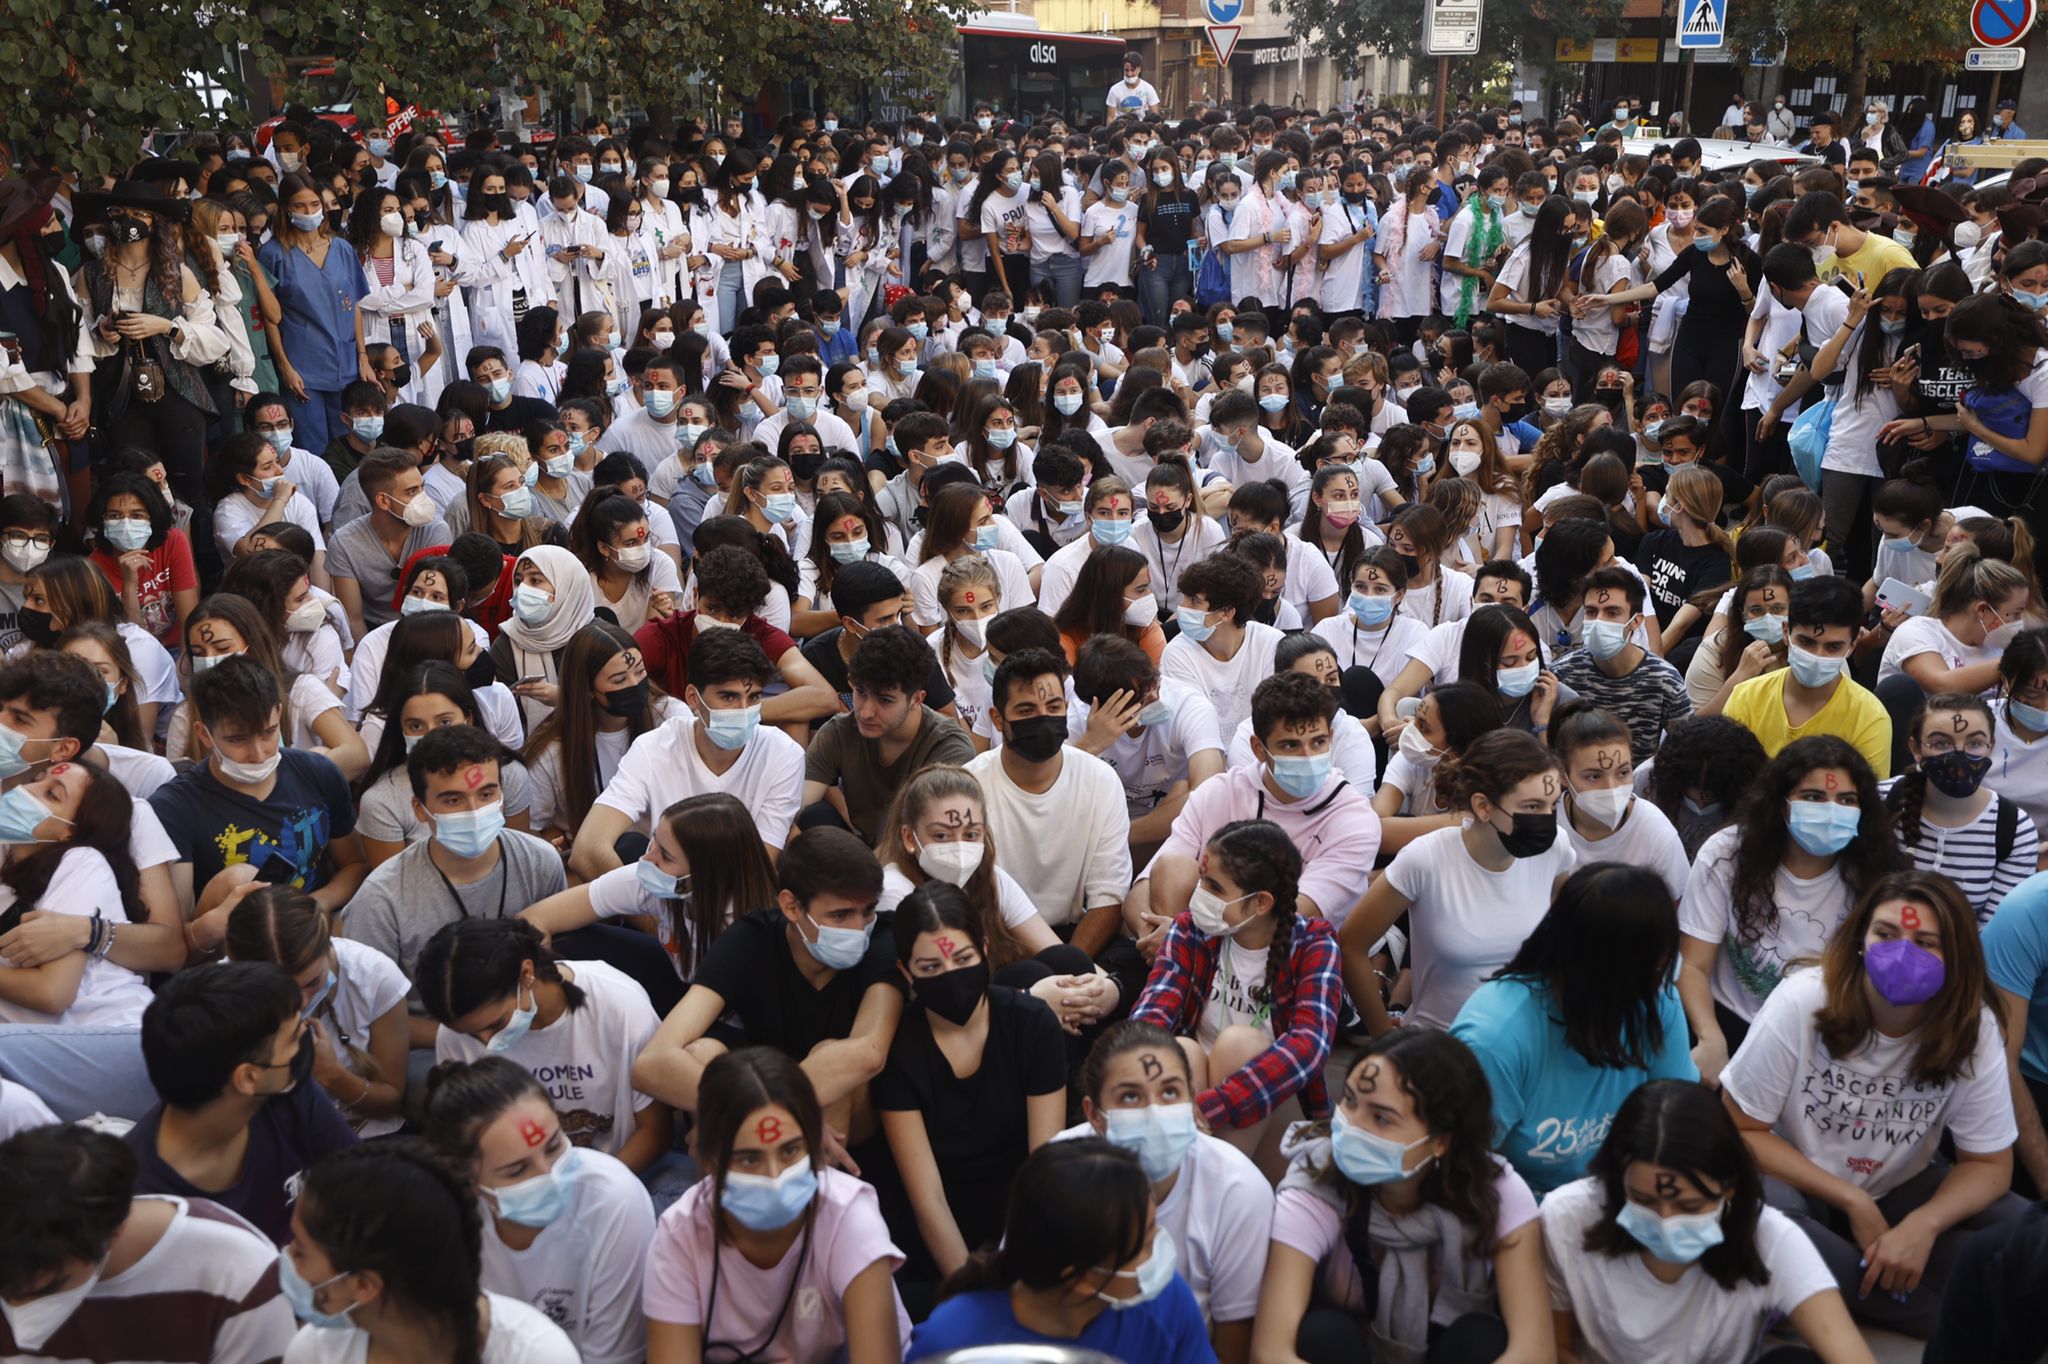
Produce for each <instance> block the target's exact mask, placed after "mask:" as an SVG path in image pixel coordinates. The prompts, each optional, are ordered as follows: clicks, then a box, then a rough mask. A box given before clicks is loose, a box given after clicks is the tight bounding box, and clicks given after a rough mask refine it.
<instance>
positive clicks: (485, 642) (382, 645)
mask: <svg viewBox="0 0 2048 1364" xmlns="http://www.w3.org/2000/svg"><path fill="white" fill-rule="evenodd" d="M464 619H465V620H467V619H468V618H467V617H464ZM397 628H398V622H397V621H395V620H392V621H386V622H385V623H384V624H382V625H379V626H378V627H376V628H375V629H374V630H366V631H364V632H363V637H362V638H361V639H359V640H357V641H356V652H355V656H354V658H353V659H351V660H350V663H349V681H348V719H349V723H350V724H355V723H357V722H359V721H361V719H362V718H363V707H365V706H367V705H369V704H370V703H371V702H372V701H375V700H376V699H377V683H378V682H379V681H380V680H381V679H382V678H383V676H384V658H385V655H387V654H389V653H390V652H391V632H392V631H393V630H396V629H397ZM469 633H470V637H471V638H473V639H474V640H476V647H477V648H479V649H489V648H490V647H491V636H490V634H489V633H488V632H487V631H486V630H485V629H484V627H483V626H481V625H478V624H477V623H476V622H475V621H473V620H472V621H469Z"/></svg>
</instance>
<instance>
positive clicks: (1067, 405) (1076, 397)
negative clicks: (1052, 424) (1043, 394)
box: [1052, 393, 1081, 417]
mask: <svg viewBox="0 0 2048 1364" xmlns="http://www.w3.org/2000/svg"><path fill="white" fill-rule="evenodd" d="M1052 405H1053V406H1054V407H1056V408H1058V409H1059V413H1060V415H1061V416H1063V417H1071V416H1073V415H1074V414H1075V413H1076V412H1079V411H1080V410H1081V395H1080V394H1078V393H1055V394H1053V395H1052Z"/></svg>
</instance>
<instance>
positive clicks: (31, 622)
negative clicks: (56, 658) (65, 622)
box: [14, 606, 57, 649]
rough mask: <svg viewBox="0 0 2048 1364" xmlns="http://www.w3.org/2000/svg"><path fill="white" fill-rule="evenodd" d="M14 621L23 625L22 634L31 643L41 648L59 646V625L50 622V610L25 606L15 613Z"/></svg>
mask: <svg viewBox="0 0 2048 1364" xmlns="http://www.w3.org/2000/svg"><path fill="white" fill-rule="evenodd" d="M14 623H15V624H16V625H18V626H20V627H21V633H22V635H23V636H24V637H25V638H26V639H27V640H28V642H29V643H31V644H33V645H35V646H36V647H38V648H41V649H53V648H55V647H56V646H57V627H56V626H54V625H52V624H51V623H50V613H49V612H48V611H31V610H30V609H29V608H28V607H26V606H24V607H22V608H21V609H20V610H19V611H17V612H15V613H14Z"/></svg>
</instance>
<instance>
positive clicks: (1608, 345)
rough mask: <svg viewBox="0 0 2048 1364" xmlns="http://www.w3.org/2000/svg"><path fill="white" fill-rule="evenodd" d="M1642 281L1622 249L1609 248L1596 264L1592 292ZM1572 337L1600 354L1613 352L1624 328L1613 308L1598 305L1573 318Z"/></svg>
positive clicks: (1612, 290)
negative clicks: (1615, 315)
mask: <svg viewBox="0 0 2048 1364" xmlns="http://www.w3.org/2000/svg"><path fill="white" fill-rule="evenodd" d="M1641 282H1642V281H1641V280H1639V279H1638V278H1637V277H1636V271H1635V266H1633V265H1632V264H1630V263H1629V260H1628V258H1627V257H1626V256H1624V255H1622V254H1621V253H1620V252H1619V251H1610V252H1608V253H1607V254H1606V255H1605V256H1604V257H1602V258H1601V261H1600V263H1599V264H1598V265H1596V266H1594V267H1593V280H1592V287H1591V289H1590V290H1589V292H1593V293H1601V294H1612V293H1619V292H1620V291H1621V290H1623V289H1627V288H1629V287H1631V286H1632V285H1636V284H1640V283H1641ZM1572 339H1573V340H1574V341H1577V342H1578V343H1579V344H1580V345H1582V346H1584V347H1585V348H1586V349H1587V350H1589V351H1593V352H1594V353H1596V354H1599V355H1613V354H1614V348H1615V347H1616V346H1617V345H1619V344H1620V341H1621V328H1619V327H1617V326H1616V325H1615V324H1614V311H1613V310H1612V309H1611V308H1595V309H1594V310H1593V311H1592V312H1590V313H1588V314H1587V315H1586V316H1584V317H1582V318H1575V319H1573V321H1572Z"/></svg>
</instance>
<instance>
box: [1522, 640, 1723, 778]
mask: <svg viewBox="0 0 2048 1364" xmlns="http://www.w3.org/2000/svg"><path fill="white" fill-rule="evenodd" d="M1551 671H1552V672H1554V673H1556V674H1557V680H1558V681H1559V682H1561V683H1563V684H1564V685H1565V686H1566V687H1569V688H1570V689H1571V690H1573V691H1575V692H1577V693H1578V694H1579V696H1580V698H1581V699H1582V700H1586V701H1591V702H1592V703H1593V704H1594V705H1596V706H1598V707H1600V709H1602V710H1604V711H1606V712H1607V713H1608V714H1610V715H1612V716H1613V717H1614V718H1615V719H1617V720H1619V721H1621V722H1622V723H1623V724H1625V725H1627V726H1628V746H1629V755H1630V756H1631V757H1632V758H1633V759H1634V760H1635V761H1636V762H1637V763H1638V764H1642V763H1646V762H1648V761H1649V760H1650V759H1651V758H1652V757H1653V756H1655V754H1656V752H1657V742H1658V740H1659V739H1660V738H1662V736H1663V733H1664V731H1665V730H1667V729H1669V728H1671V727H1672V726H1673V725H1675V724H1677V723H1678V722H1679V721H1680V720H1683V719H1685V718H1686V717H1688V716H1690V715H1691V714H1692V696H1691V694H1690V693H1689V692H1687V691H1686V689H1685V679H1684V678H1683V677H1682V676H1680V675H1679V672H1678V669H1676V668H1674V667H1672V666H1671V665H1670V664H1669V663H1667V662H1665V661H1664V660H1663V659H1661V658H1659V657H1658V656H1657V655H1655V654H1653V653H1651V652H1649V651H1648V650H1647V649H1646V650H1644V651H1643V661H1642V662H1641V663H1638V664H1637V665H1636V666H1635V667H1634V668H1632V669H1631V670H1629V671H1628V672H1625V673H1623V674H1622V675H1621V676H1620V677H1610V676H1608V675H1607V674H1606V673H1604V672H1602V671H1600V665H1599V664H1598V663H1596V662H1594V661H1593V655H1591V654H1589V653H1587V652H1586V651H1585V650H1584V649H1574V650H1573V651H1572V652H1570V653H1568V654H1566V655H1565V656H1564V657H1562V658H1560V659H1558V660H1557V662H1556V663H1555V664H1553V665H1552V667H1551Z"/></svg>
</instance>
